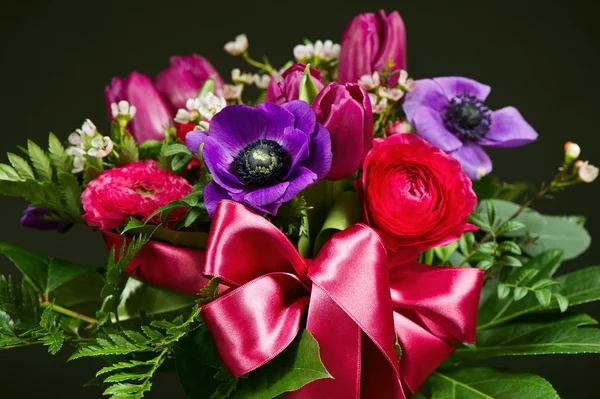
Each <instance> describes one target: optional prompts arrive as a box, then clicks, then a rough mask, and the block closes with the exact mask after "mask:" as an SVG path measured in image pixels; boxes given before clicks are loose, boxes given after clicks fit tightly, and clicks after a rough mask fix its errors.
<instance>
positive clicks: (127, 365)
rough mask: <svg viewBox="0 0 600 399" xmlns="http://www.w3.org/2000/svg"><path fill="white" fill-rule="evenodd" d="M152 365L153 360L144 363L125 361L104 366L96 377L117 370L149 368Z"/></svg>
mask: <svg viewBox="0 0 600 399" xmlns="http://www.w3.org/2000/svg"><path fill="white" fill-rule="evenodd" d="M152 364H154V359H152V360H147V361H144V362H141V361H139V360H130V361H127V362H118V363H113V364H111V365H110V366H106V367H103V368H101V369H100V370H99V371H98V372H97V373H96V377H97V376H100V375H102V374H106V373H111V372H113V371H117V370H125V369H132V368H136V367H145V366H151V365H152Z"/></svg>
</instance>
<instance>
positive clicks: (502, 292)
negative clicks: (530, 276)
mask: <svg viewBox="0 0 600 399" xmlns="http://www.w3.org/2000/svg"><path fill="white" fill-rule="evenodd" d="M497 291H498V298H500V299H504V298H506V297H507V296H508V295H509V294H510V287H507V286H506V285H504V284H498V289H497Z"/></svg>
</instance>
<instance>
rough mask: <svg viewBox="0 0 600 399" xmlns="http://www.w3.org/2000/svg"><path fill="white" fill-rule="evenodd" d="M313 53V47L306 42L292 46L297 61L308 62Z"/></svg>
mask: <svg viewBox="0 0 600 399" xmlns="http://www.w3.org/2000/svg"><path fill="white" fill-rule="evenodd" d="M314 55H315V47H314V46H313V45H312V44H310V43H308V44H299V45H297V46H296V47H294V58H295V59H296V61H298V62H308V61H310V60H312V59H313V57H314Z"/></svg>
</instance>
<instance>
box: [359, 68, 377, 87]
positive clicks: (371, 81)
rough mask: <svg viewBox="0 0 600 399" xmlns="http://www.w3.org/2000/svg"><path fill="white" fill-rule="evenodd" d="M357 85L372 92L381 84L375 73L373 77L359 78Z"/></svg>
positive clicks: (364, 76)
mask: <svg viewBox="0 0 600 399" xmlns="http://www.w3.org/2000/svg"><path fill="white" fill-rule="evenodd" d="M358 84H359V85H361V86H362V87H363V88H364V89H365V90H367V91H370V90H374V89H376V88H378V87H379V85H380V84H381V82H380V80H379V74H378V73H377V72H373V75H368V74H367V75H363V76H361V77H360V79H358Z"/></svg>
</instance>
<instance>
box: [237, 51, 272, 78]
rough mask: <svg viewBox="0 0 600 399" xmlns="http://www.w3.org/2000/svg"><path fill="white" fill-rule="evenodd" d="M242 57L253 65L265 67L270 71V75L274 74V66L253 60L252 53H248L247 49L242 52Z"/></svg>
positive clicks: (259, 67)
mask: <svg viewBox="0 0 600 399" xmlns="http://www.w3.org/2000/svg"><path fill="white" fill-rule="evenodd" d="M242 58H243V59H244V61H246V62H247V63H248V64H250V65H252V66H253V67H256V68H258V69H263V70H265V71H267V72H268V73H269V75H272V74H273V67H271V65H268V64H263V63H262V62H258V61H256V60H253V59H252V58H250V55H249V54H248V52H247V51H245V52H244V53H243V54H242Z"/></svg>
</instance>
